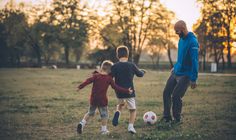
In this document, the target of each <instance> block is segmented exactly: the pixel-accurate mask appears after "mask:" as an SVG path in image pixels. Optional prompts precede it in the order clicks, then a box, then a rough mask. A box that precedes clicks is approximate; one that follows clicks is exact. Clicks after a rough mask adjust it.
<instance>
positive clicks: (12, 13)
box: [0, 8, 28, 66]
mask: <svg viewBox="0 0 236 140" xmlns="http://www.w3.org/2000/svg"><path fill="white" fill-rule="evenodd" d="M0 19H1V25H2V28H1V30H2V31H1V32H2V33H3V34H4V37H2V39H4V42H3V43H2V51H3V53H2V55H3V56H2V57H3V60H4V61H6V62H2V63H5V64H8V63H10V64H11V66H19V65H20V63H21V57H22V55H23V52H24V49H25V48H24V47H25V46H24V44H25V42H26V32H25V30H24V29H25V28H28V24H27V22H26V17H25V14H24V13H22V12H21V11H19V10H14V9H7V8H5V9H3V10H1V18H0Z"/></svg>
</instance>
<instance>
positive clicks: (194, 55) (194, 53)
mask: <svg viewBox="0 0 236 140" xmlns="http://www.w3.org/2000/svg"><path fill="white" fill-rule="evenodd" d="M198 48H199V45H198V43H197V41H194V42H193V43H191V46H190V55H191V61H192V71H191V76H190V84H191V88H192V89H194V88H196V87H197V84H196V81H197V78H198Z"/></svg>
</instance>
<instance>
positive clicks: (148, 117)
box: [143, 111, 157, 124]
mask: <svg viewBox="0 0 236 140" xmlns="http://www.w3.org/2000/svg"><path fill="white" fill-rule="evenodd" d="M143 121H144V123H147V124H154V123H155V122H156V121H157V115H156V114H155V113H154V112H152V111H148V112H146V113H144V115H143Z"/></svg>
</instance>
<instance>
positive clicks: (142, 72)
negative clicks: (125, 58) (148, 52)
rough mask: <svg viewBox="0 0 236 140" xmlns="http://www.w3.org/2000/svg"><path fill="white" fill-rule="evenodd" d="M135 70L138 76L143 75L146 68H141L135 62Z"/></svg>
mask: <svg viewBox="0 0 236 140" xmlns="http://www.w3.org/2000/svg"><path fill="white" fill-rule="evenodd" d="M133 70H134V73H135V75H136V76H138V77H143V76H144V74H145V72H146V71H145V70H141V69H139V68H138V67H137V66H136V65H135V64H133Z"/></svg>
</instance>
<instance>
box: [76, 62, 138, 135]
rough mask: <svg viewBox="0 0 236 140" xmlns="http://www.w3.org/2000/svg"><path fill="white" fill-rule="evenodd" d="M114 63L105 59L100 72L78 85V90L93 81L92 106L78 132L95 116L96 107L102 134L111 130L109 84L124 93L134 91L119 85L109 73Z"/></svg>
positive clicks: (79, 125)
mask: <svg viewBox="0 0 236 140" xmlns="http://www.w3.org/2000/svg"><path fill="white" fill-rule="evenodd" d="M112 65H113V63H112V62H111V61H104V62H103V63H102V65H101V70H100V71H99V72H96V73H94V74H93V75H92V76H91V77H90V78H88V79H87V80H86V81H85V82H83V83H82V84H80V85H79V86H78V91H79V90H80V89H82V88H84V87H85V86H86V85H88V84H90V83H93V87H92V93H91V96H90V107H89V110H88V113H86V114H85V115H84V118H83V120H82V121H81V122H80V123H79V124H78V126H77V132H78V133H79V134H81V133H82V131H83V128H84V126H85V124H86V122H87V121H88V120H89V118H90V117H91V116H94V114H95V111H96V109H97V108H98V110H99V112H100V116H101V119H102V128H101V134H108V133H109V131H108V129H107V119H108V111H107V105H108V99H107V89H108V87H109V85H111V87H112V88H113V89H115V90H117V91H119V92H122V93H125V94H127V93H132V92H133V91H132V90H131V88H129V89H128V88H127V89H125V88H121V87H119V86H117V85H116V84H115V83H114V81H113V79H112V77H111V76H110V75H109V74H110V72H111V67H112Z"/></svg>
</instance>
